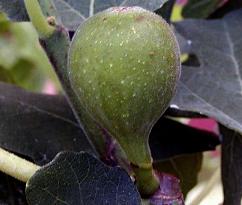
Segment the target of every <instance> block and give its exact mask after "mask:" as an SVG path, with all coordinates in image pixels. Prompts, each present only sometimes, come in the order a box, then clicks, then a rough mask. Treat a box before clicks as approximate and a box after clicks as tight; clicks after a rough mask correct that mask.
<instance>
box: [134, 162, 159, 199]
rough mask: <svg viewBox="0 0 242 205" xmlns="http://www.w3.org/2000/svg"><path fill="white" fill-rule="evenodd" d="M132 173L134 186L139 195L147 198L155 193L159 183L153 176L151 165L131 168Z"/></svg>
mask: <svg viewBox="0 0 242 205" xmlns="http://www.w3.org/2000/svg"><path fill="white" fill-rule="evenodd" d="M133 171H134V174H135V179H136V186H137V188H138V190H139V192H140V193H141V195H143V196H145V197H147V196H150V195H152V194H154V193H155V192H156V191H157V189H158V188H159V185H160V182H159V179H158V177H157V176H156V175H155V172H154V170H153V167H152V165H151V166H150V167H146V168H142V167H135V166H133Z"/></svg>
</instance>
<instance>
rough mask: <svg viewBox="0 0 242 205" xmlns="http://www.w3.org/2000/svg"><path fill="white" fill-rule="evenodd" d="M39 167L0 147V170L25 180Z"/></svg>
mask: <svg viewBox="0 0 242 205" xmlns="http://www.w3.org/2000/svg"><path fill="white" fill-rule="evenodd" d="M39 168H40V167H39V166H38V165H36V164H33V163H32V162H29V161H27V160H25V159H23V158H21V157H18V156H16V155H14V154H12V153H10V152H8V151H6V150H4V149H2V148H0V171H2V172H3V173H5V174H7V175H10V176H12V177H14V178H16V179H18V180H20V181H22V182H27V181H28V180H29V179H30V177H31V176H33V175H34V173H35V172H36V171H37V170H38V169H39Z"/></svg>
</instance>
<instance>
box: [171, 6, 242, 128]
mask: <svg viewBox="0 0 242 205" xmlns="http://www.w3.org/2000/svg"><path fill="white" fill-rule="evenodd" d="M241 23H242V10H238V11H236V12H233V13H231V14H230V15H227V16H225V18H223V19H221V20H185V21H183V22H181V23H178V24H176V30H177V31H178V33H179V34H180V35H182V36H183V37H184V38H185V39H186V40H187V41H188V43H189V44H190V53H192V54H194V55H195V56H196V58H197V59H198V63H199V64H198V65H196V64H195V65H189V66H185V65H184V66H183V68H182V75H181V80H180V82H179V86H178V89H177V94H176V96H175V98H174V100H173V102H172V104H173V107H174V106H175V107H178V108H179V109H180V110H185V111H192V112H198V113H200V114H203V115H207V116H209V117H212V118H215V119H216V120H217V121H218V122H220V123H221V124H223V125H225V126H227V127H229V128H231V129H234V130H237V131H239V132H242V77H241V76H242V58H241V56H242V35H240V34H241V33H242V27H241Z"/></svg>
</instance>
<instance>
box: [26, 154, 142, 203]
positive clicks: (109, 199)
mask: <svg viewBox="0 0 242 205" xmlns="http://www.w3.org/2000/svg"><path fill="white" fill-rule="evenodd" d="M26 197H27V200H28V203H29V205H36V204H39V205H42V204H43V205H45V204H56V205H61V204H68V205H76V204H83V205H96V204H98V205H107V204H110V205H140V204H141V199H140V196H139V193H138V191H137V189H136V187H135V185H134V184H133V182H132V181H131V179H130V177H129V175H128V174H127V173H126V172H125V171H124V170H122V169H120V168H117V167H114V168H110V167H108V166H106V165H104V164H103V163H102V162H100V161H99V160H97V159H95V158H94V157H92V156H91V155H89V154H86V153H74V152H66V153H61V154H58V155H57V157H56V158H55V159H54V160H53V161H52V162H51V163H50V164H48V165H47V166H44V167H43V168H41V169H40V170H38V171H37V172H36V173H35V174H34V176H33V177H31V178H30V180H29V181H28V183H27V187H26Z"/></svg>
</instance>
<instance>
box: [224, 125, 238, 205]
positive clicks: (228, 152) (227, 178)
mask: <svg viewBox="0 0 242 205" xmlns="http://www.w3.org/2000/svg"><path fill="white" fill-rule="evenodd" d="M220 131H221V133H222V135H223V144H222V180H223V190H224V203H223V204H224V205H239V204H241V200H242V136H241V134H239V133H237V132H235V131H233V130H230V129H227V128H226V127H224V126H221V127H220Z"/></svg>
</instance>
